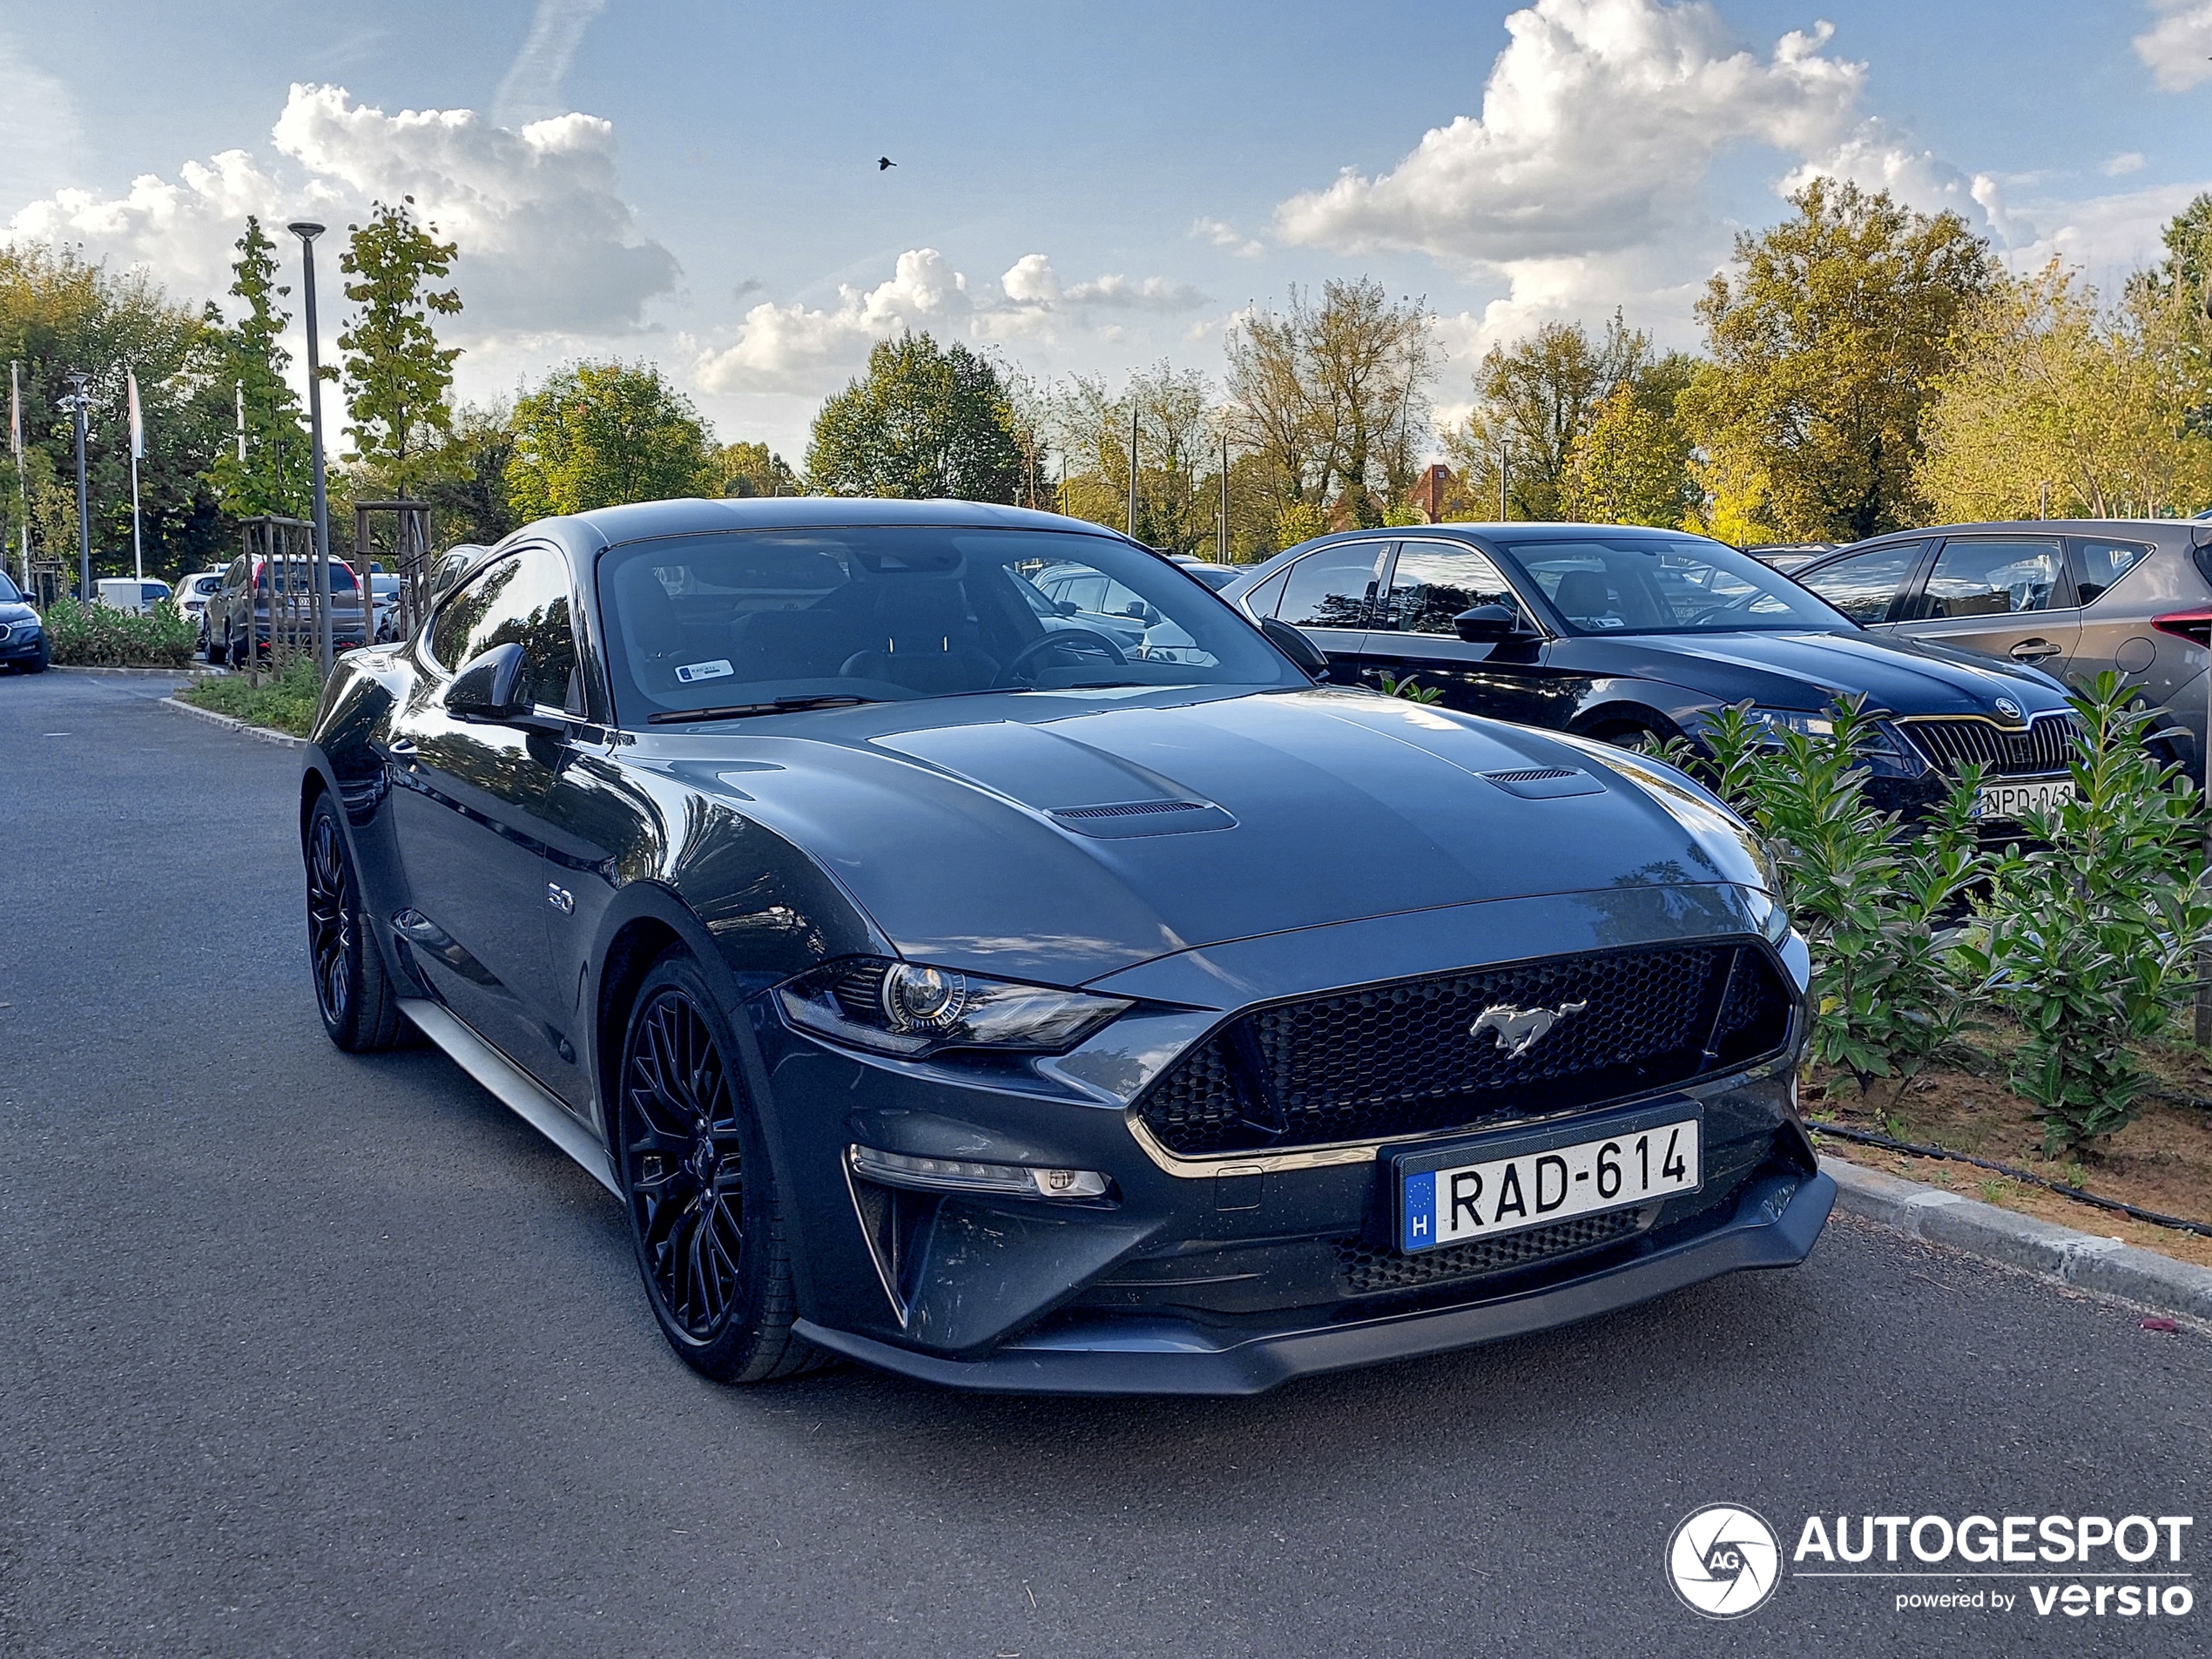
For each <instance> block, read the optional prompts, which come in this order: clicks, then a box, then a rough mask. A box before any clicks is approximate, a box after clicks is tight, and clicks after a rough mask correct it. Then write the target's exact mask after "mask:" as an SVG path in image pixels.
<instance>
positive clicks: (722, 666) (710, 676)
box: [676, 657, 737, 685]
mask: <svg viewBox="0 0 2212 1659" xmlns="http://www.w3.org/2000/svg"><path fill="white" fill-rule="evenodd" d="M736 672H737V670H735V669H733V668H732V667H731V666H730V659H729V658H726V657H718V658H715V659H714V660H713V661H712V662H711V663H682V664H678V666H677V670H676V678H678V679H679V680H681V681H683V682H684V684H685V685H690V684H691V682H692V681H693V680H718V679H721V678H724V677H725V676H726V675H730V674H734V673H736Z"/></svg>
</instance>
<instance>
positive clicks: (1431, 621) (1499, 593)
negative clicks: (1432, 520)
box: [1386, 542, 1521, 638]
mask: <svg viewBox="0 0 2212 1659" xmlns="http://www.w3.org/2000/svg"><path fill="white" fill-rule="evenodd" d="M1477 605H1503V606H1505V607H1506V608H1507V610H1513V611H1519V610H1521V598H1520V596H1519V595H1517V594H1515V593H1514V590H1513V584H1512V583H1509V582H1507V580H1506V578H1505V576H1504V574H1503V573H1502V572H1501V571H1500V570H1499V569H1498V567H1497V565H1496V564H1494V563H1492V562H1491V558H1490V556H1489V555H1488V554H1487V553H1484V552H1481V551H1480V550H1477V549H1475V548H1472V547H1454V546H1451V545H1447V544H1446V543H1440V542H1406V543H1403V544H1402V545H1401V546H1400V547H1399V550H1398V563H1397V564H1396V566H1395V567H1394V568H1393V570H1392V571H1391V577H1390V602H1389V609H1388V610H1387V612H1386V615H1387V617H1388V619H1389V620H1388V623H1387V624H1386V625H1388V626H1391V627H1394V628H1397V629H1399V630H1401V631H1404V632H1406V633H1412V634H1443V635H1446V636H1447V637H1453V638H1457V637H1458V636H1459V629H1458V628H1457V626H1455V625H1454V624H1453V617H1457V616H1458V615H1459V614H1460V612H1461V611H1462V610H1473V609H1474V607H1475V606H1477Z"/></svg>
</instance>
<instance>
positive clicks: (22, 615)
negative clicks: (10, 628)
mask: <svg viewBox="0 0 2212 1659" xmlns="http://www.w3.org/2000/svg"><path fill="white" fill-rule="evenodd" d="M37 617H38V613H37V611H36V610H32V609H31V608H30V606H29V605H24V604H15V603H14V602H13V601H10V602H9V603H8V604H0V622H35V621H37Z"/></svg>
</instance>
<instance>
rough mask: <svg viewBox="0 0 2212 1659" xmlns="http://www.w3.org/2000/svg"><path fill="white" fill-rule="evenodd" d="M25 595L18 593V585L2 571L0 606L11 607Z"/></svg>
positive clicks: (0, 576) (0, 573) (0, 572)
mask: <svg viewBox="0 0 2212 1659" xmlns="http://www.w3.org/2000/svg"><path fill="white" fill-rule="evenodd" d="M22 597H23V595H22V594H20V593H18V592H17V591H16V584H15V583H12V582H10V581H9V580H8V573H7V572H6V571H5V570H0V605H11V604H15V603H16V602H17V600H19V599H21V598H22Z"/></svg>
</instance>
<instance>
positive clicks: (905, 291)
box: [697, 247, 1051, 393]
mask: <svg viewBox="0 0 2212 1659" xmlns="http://www.w3.org/2000/svg"><path fill="white" fill-rule="evenodd" d="M1030 257H1031V258H1032V259H1037V260H1041V261H1042V256H1041V255H1031V256H1030ZM1024 263H1026V261H1025V262H1024ZM1043 268H1044V273H1045V275H1046V276H1048V277H1049V275H1050V273H1051V267H1050V265H1049V262H1044V266H1043ZM1021 269H1022V266H1018V265H1017V266H1015V270H1016V271H1019V270H1021ZM1012 275H1013V273H1012V272H1009V273H1008V276H1009V277H1011V276H1012ZM837 294H838V298H837V303H836V304H835V305H833V306H824V307H806V306H803V305H790V306H779V305H776V304H773V303H772V302H766V301H764V302H763V303H761V304H759V305H757V306H755V307H752V310H750V311H748V312H746V313H745V322H744V324H743V325H742V326H741V327H739V329H738V338H737V340H736V341H734V342H733V343H732V344H731V345H729V346H726V347H723V348H722V349H720V350H718V351H712V352H709V353H707V354H705V356H704V357H702V358H701V359H700V360H699V362H698V368H697V375H698V383H699V385H700V386H701V387H702V388H705V390H707V391H709V392H798V393H806V392H819V391H820V390H822V389H823V388H825V387H826V385H827V384H829V383H830V382H831V381H833V380H834V379H835V378H836V376H837V375H838V374H841V373H845V372H848V371H849V370H851V369H853V368H857V367H859V365H860V363H861V362H862V361H864V360H865V359H866V358H867V354H868V348H869V347H872V346H873V345H874V344H875V342H876V341H879V340H887V339H888V338H890V337H891V336H892V335H894V334H903V333H907V332H909V331H912V332H914V333H921V332H922V331H924V330H927V331H930V332H933V333H937V334H948V333H957V332H960V331H961V330H962V329H964V327H965V325H966V324H967V322H968V318H969V316H970V315H971V314H973V312H974V301H973V300H971V299H970V298H969V296H968V279H967V278H966V277H965V276H963V275H961V273H959V272H958V271H955V270H954V269H953V267H952V265H951V263H950V262H949V261H948V260H947V259H946V258H945V256H944V255H943V254H942V253H939V252H938V251H937V250H936V249H935V248H934V247H918V248H909V249H908V250H907V252H906V253H901V254H900V256H899V260H898V264H897V266H896V267H895V268H894V270H893V272H892V274H891V275H890V277H889V278H887V280H884V281H882V282H880V283H878V284H877V285H876V286H875V287H873V288H867V289H860V288H855V287H852V286H851V285H850V284H840V286H839V287H838V291H837Z"/></svg>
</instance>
